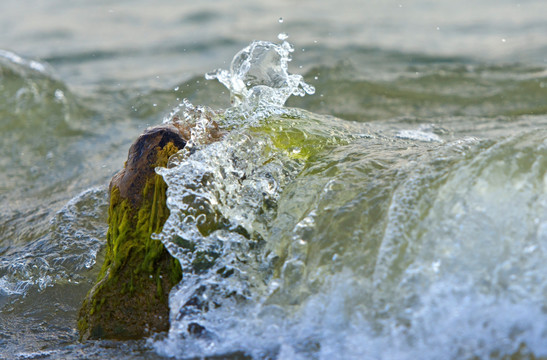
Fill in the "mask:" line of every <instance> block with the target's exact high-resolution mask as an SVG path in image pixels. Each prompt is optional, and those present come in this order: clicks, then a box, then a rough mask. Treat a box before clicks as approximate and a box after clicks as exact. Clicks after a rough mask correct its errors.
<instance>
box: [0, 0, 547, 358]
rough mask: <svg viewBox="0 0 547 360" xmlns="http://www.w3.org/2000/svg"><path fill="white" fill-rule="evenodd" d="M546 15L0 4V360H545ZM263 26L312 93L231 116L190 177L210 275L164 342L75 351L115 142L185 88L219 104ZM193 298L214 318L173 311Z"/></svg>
mask: <svg viewBox="0 0 547 360" xmlns="http://www.w3.org/2000/svg"><path fill="white" fill-rule="evenodd" d="M546 13H547V9H546V5H545V4H544V2H542V1H534V0H531V1H521V2H518V3H517V2H512V1H501V2H500V1H487V0H485V1H480V2H458V3H456V2H448V1H440V2H428V1H419V2H413V3H412V4H407V3H404V2H395V1H383V2H368V3H362V2H359V1H351V0H344V1H338V2H337V4H336V6H334V5H333V4H331V3H330V2H328V1H320V2H317V1H314V2H311V1H303V2H299V3H298V4H295V3H292V2H283V1H282V2H276V3H271V2H257V1H253V2H245V3H242V4H241V5H238V6H235V5H233V4H232V3H228V2H213V1H211V2H209V1H205V2H200V3H199V4H198V3H196V4H186V5H181V4H180V3H179V2H175V1H162V2H160V3H155V4H154V5H150V4H146V3H145V2H140V1H137V2H121V3H120V2H109V1H102V2H98V3H93V4H91V3H90V4H83V3H80V4H72V3H71V4H65V3H62V2H58V1H49V2H47V3H42V2H37V1H30V2H14V1H13V2H10V1H8V2H4V3H2V5H0V19H1V21H0V29H1V31H0V34H1V35H0V48H1V49H2V51H1V52H0V118H1V125H0V126H1V131H0V134H1V135H0V136H1V143H2V146H1V148H0V151H1V153H0V154H1V157H0V158H1V160H0V201H1V204H2V206H1V210H0V349H1V350H0V357H3V358H15V359H17V358H21V359H22V358H26V359H28V358H51V359H64V358H73V359H79V358H96V359H101V358H105V357H109V358H113V359H123V358H163V357H166V356H177V357H181V358H184V357H199V356H215V355H219V356H224V355H227V354H232V356H233V357H238V356H239V357H242V356H248V357H251V358H268V357H270V358H279V359H293V358H303V359H304V358H321V359H328V358H329V359H330V358H359V359H361V358H370V359H414V358H417V357H420V358H429V359H435V358H453V359H459V358H469V359H471V358H503V357H504V356H509V355H511V354H518V355H516V357H517V358H529V357H531V355H530V354H533V355H534V356H536V357H545V356H547V348H546V346H545V344H546V343H547V342H546V339H545V332H546V329H545V324H546V323H547V318H546V316H547V315H546V313H545V308H546V301H547V298H546V294H547V292H546V291H547V290H546V289H547V278H546V276H545V273H546V271H545V270H546V269H545V261H544V259H545V253H546V252H547V248H546V244H547V197H546V196H547V195H546V194H547V180H546V176H545V172H546V170H547V140H546V139H547V136H546V135H547V134H546V130H545V129H546V125H547V105H546V99H547V40H546V38H545V36H544V34H545V33H547V23H546V22H545V15H544V14H546ZM280 32H285V33H287V34H288V35H289V41H290V42H291V43H293V44H294V45H295V51H294V53H293V54H292V56H293V59H294V60H293V61H292V62H291V63H290V65H289V69H290V71H291V72H292V73H298V74H302V75H304V80H305V81H306V82H307V83H308V84H310V85H313V86H314V87H315V94H313V95H307V96H305V97H294V96H293V97H291V98H290V99H289V100H288V102H287V104H286V106H287V107H290V108H298V109H303V110H287V112H277V113H272V114H271V115H272V116H269V117H264V118H260V119H255V120H254V121H252V122H245V121H239V120H237V121H236V118H235V117H234V118H231V120H230V118H229V117H228V118H227V119H228V120H227V122H226V127H227V128H230V130H231V135H230V136H227V137H226V138H225V139H223V141H221V142H219V143H216V144H213V146H203V147H200V148H199V150H198V151H196V152H195V153H194V154H193V155H192V156H193V157H195V160H196V162H188V163H186V164H188V166H190V165H192V164H194V165H196V164H197V165H196V166H201V167H200V168H199V170H200V171H203V172H204V173H206V174H208V175H207V176H209V178H208V179H209V182H208V183H207V184H208V185H207V186H200V187H199V189H200V191H201V192H200V196H201V199H202V203H199V204H200V205H203V206H204V207H203V209H204V210H200V211H202V212H203V213H204V214H205V218H206V219H209V218H211V219H212V220H211V221H210V224H217V225H215V226H216V227H214V226H213V228H214V229H215V231H210V230H208V231H205V230H204V228H203V227H202V229H201V230H202V231H201V232H199V231H198V232H199V233H194V235H195V236H193V237H192V236H188V237H189V238H190V240H192V241H195V242H196V243H198V244H200V246H201V248H200V249H201V250H202V251H209V253H208V256H210V257H211V259H212V260H214V261H212V262H211V263H212V265H211V267H210V268H209V269H208V270H207V271H205V272H201V273H200V272H195V271H193V270H192V269H191V267H187V268H186V273H185V274H186V279H187V280H188V281H186V282H184V281H183V283H182V284H181V287H180V288H179V289H177V290H176V291H174V292H173V297H172V304H171V309H172V317H173V319H172V323H171V324H172V326H171V330H170V332H169V333H168V334H159V335H156V336H154V337H152V338H151V339H149V340H147V341H140V342H111V341H97V342H88V343H86V344H80V343H78V341H77V338H78V335H77V332H76V330H75V327H76V319H77V312H78V310H79V307H80V304H81V301H82V299H83V297H84V296H85V294H86V292H87V291H88V290H89V288H90V287H91V286H92V284H93V282H94V280H95V277H96V276H97V273H98V268H99V265H100V264H101V262H102V251H103V250H104V239H105V233H106V216H107V214H106V209H107V202H108V199H107V191H106V189H107V186H108V182H109V180H110V178H111V177H112V175H113V174H114V173H115V172H116V171H117V170H119V169H120V168H121V167H122V166H123V162H124V161H125V158H126V156H127V150H128V148H129V146H130V144H131V142H132V141H133V140H134V139H135V138H136V137H137V136H138V134H139V133H141V132H142V131H143V129H144V128H146V127H147V126H149V125H154V124H159V123H161V122H162V121H163V120H164V119H165V118H167V117H168V114H169V113H170V112H171V111H172V110H173V109H174V108H175V107H177V106H178V105H179V104H180V103H181V102H182V99H183V98H188V99H189V100H190V101H191V102H192V103H193V104H194V105H196V106H197V105H206V106H209V107H211V108H212V109H215V110H217V109H225V108H228V107H229V106H230V96H229V91H228V90H227V89H226V88H224V87H223V86H222V85H221V84H219V83H218V82H216V81H208V80H205V78H204V76H203V75H204V74H205V73H206V72H210V71H212V70H214V69H216V68H224V69H226V68H228V66H229V63H230V61H231V59H232V57H233V56H234V54H236V53H237V52H238V51H239V50H240V49H242V48H243V47H245V46H247V45H248V44H249V43H250V42H251V41H252V40H269V41H277V42H278V43H279V42H280V41H279V40H277V34H278V33H280ZM230 121H232V122H231V123H230ZM226 155H229V156H226ZM198 160H199V161H198ZM192 166H193V165H192ZM220 169H230V170H231V172H222V171H221V170H220ZM182 173H184V172H182ZM187 180H188V181H189V182H187V183H185V184H186V185H184V184H183V185H184V186H190V185H192V184H194V183H193V182H192V181H193V180H192V179H187ZM190 180H192V181H190ZM202 185H203V184H202ZM181 186H182V185H181ZM184 186H183V187H184ZM171 189H175V187H171ZM181 194H184V191H178V192H174V193H173V194H172V198H173V199H175V198H176V197H177V196H181ZM194 200H196V199H194ZM197 201H198V202H199V201H201V200H199V197H198V200H197ZM196 204H198V203H196ZM194 205H195V204H194ZM196 208H197V209H198V210H199V205H198V206H196ZM198 215H199V214H198ZM212 215H214V216H212ZM208 216H209V218H208ZM211 216H212V217H211ZM202 218H203V217H202ZM202 218H201V219H202ZM219 224H220V225H219ZM174 225H175V228H176V227H177V226H178V228H179V229H182V228H184V226H182V225H181V224H179V225H177V224H176V222H175V223H174ZM190 225H191V224H190ZM199 226H201V225H199ZM199 226H198V230H199ZM194 230H195V229H194ZM188 231H189V232H188V233H187V234H192V229H190V230H188ZM181 256H182V254H181ZM186 256H192V254H188V253H186ZM220 269H224V270H223V271H224V272H222V271H220V272H218V270H220ZM213 270H214V271H213ZM222 274H224V275H225V276H222ZM185 296H186V297H187V298H185ZM192 297H195V298H196V299H198V300H201V303H202V304H205V303H207V302H215V303H217V304H218V305H220V306H218V307H216V308H214V309H213V307H212V306H209V309H212V310H210V311H205V310H204V309H205V307H202V308H197V309H193V311H194V312H192V313H191V314H190V315H188V314H183V315H184V316H182V315H180V316H178V315H179V314H180V310H181V308H182V307H183V306H182V305H184V303H185V299H186V300H188V298H192ZM177 316H178V318H177ZM189 322H199V323H200V324H201V325H203V326H204V327H205V328H206V329H207V331H208V332H207V333H206V336H202V337H197V336H195V334H189V333H188V328H187V325H188V323H189Z"/></svg>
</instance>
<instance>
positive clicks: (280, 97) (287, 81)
mask: <svg viewBox="0 0 547 360" xmlns="http://www.w3.org/2000/svg"><path fill="white" fill-rule="evenodd" d="M287 37H288V36H287V35H286V34H280V39H281V40H285V39H287ZM293 51H294V47H293V46H292V45H291V44H290V43H288V42H287V41H283V43H281V44H275V43H272V42H269V41H253V42H252V43H251V44H250V45H249V46H247V47H245V48H244V49H242V50H241V51H240V52H238V53H237V54H236V55H235V56H234V58H233V60H232V64H231V66H230V70H223V69H217V70H215V71H213V72H210V73H207V74H206V75H205V78H206V79H208V80H212V79H217V80H218V81H220V82H221V83H222V84H224V86H226V87H227V88H228V90H230V94H231V101H232V105H233V106H237V107H251V108H252V107H256V106H257V105H273V106H283V105H284V104H285V102H286V101H287V99H288V98H289V97H290V96H291V95H297V96H304V95H305V94H310V95H311V94H313V93H315V88H314V87H313V86H311V85H308V84H306V83H305V82H304V80H303V78H302V76H301V75H297V74H289V71H288V67H289V66H288V64H289V61H291V56H290V55H291V53H292V52H293Z"/></svg>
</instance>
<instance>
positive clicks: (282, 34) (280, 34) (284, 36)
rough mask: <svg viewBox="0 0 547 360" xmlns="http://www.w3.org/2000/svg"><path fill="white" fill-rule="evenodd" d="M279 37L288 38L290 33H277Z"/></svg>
mask: <svg viewBox="0 0 547 360" xmlns="http://www.w3.org/2000/svg"><path fill="white" fill-rule="evenodd" d="M277 38H278V39H279V40H287V39H288V38H289V35H287V34H286V33H279V35H277Z"/></svg>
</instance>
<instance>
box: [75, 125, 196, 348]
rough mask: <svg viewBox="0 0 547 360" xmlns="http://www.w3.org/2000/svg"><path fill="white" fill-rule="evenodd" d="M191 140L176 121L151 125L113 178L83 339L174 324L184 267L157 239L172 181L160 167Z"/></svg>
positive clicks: (83, 313)
mask: <svg viewBox="0 0 547 360" xmlns="http://www.w3.org/2000/svg"><path fill="white" fill-rule="evenodd" d="M185 145H186V140H185V139H184V135H183V131H182V129H179V128H177V127H175V126H172V125H162V126H158V127H155V128H151V129H147V130H146V131H145V132H144V134H142V135H141V136H140V137H139V138H138V139H137V141H136V142H135V143H134V144H133V145H132V146H131V148H130V149H129V155H128V159H127V162H126V163H125V167H124V169H123V170H121V171H120V172H119V173H117V174H116V175H115V176H114V177H113V178H112V181H111V183H110V208H109V213H108V233H107V248H106V255H105V261H104V264H103V266H102V268H101V272H100V274H99V277H98V280H97V283H96V284H95V286H94V287H93V288H92V289H91V290H90V291H89V293H88V295H87V296H86V298H85V300H84V303H83V306H82V308H81V310H80V315H79V321H78V330H79V331H80V339H81V340H87V339H98V338H108V339H135V338H140V337H143V336H145V335H148V334H149V333H150V332H157V331H166V330H168V329H169V305H168V298H169V292H170V290H171V288H172V287H173V286H174V285H176V284H177V283H178V282H180V280H181V278H182V270H181V266H180V263H179V262H178V260H176V259H175V258H173V257H172V256H171V255H170V254H169V253H168V252H167V250H166V249H165V247H164V246H163V244H162V243H161V242H160V241H158V240H154V239H152V238H151V234H152V233H159V232H160V231H161V229H162V227H163V224H164V223H165V221H166V219H167V218H168V216H169V209H168V208H167V205H166V189H167V185H166V184H165V182H164V180H163V178H162V177H161V176H159V175H157V174H156V172H155V170H154V169H155V168H156V167H157V166H165V165H166V164H167V160H168V159H169V157H170V156H171V155H173V154H174V153H176V152H177V151H178V150H180V149H182V148H183V147H184V146H185Z"/></svg>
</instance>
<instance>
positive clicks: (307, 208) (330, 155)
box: [151, 42, 547, 359]
mask: <svg viewBox="0 0 547 360" xmlns="http://www.w3.org/2000/svg"><path fill="white" fill-rule="evenodd" d="M284 44H285V43H284ZM278 46H279V45H274V44H271V43H266V44H265V43H264V42H256V43H253V44H251V45H250V46H249V47H247V48H245V49H243V50H242V51H241V52H240V53H238V54H237V55H236V56H235V58H234V61H233V62H232V68H231V71H230V72H228V71H225V70H222V71H217V72H216V73H215V74H214V75H210V76H209V77H210V78H214V77H216V78H218V79H219V80H220V81H221V82H222V83H224V84H225V85H226V86H227V87H228V88H229V89H230V90H231V93H232V99H235V101H234V104H235V106H234V107H233V108H231V109H228V110H227V111H226V112H225V113H224V114H222V113H215V112H212V111H210V110H207V109H205V108H199V107H198V108H196V107H193V106H192V105H190V104H188V103H185V104H183V105H181V106H180V107H179V108H177V109H176V111H175V112H174V113H173V114H172V116H173V115H174V114H175V115H177V116H178V118H179V119H183V120H184V121H185V122H186V123H187V124H195V126H194V127H193V130H192V131H193V132H192V140H191V141H190V142H189V146H188V147H187V148H186V149H185V150H183V151H182V152H181V153H180V154H179V156H177V157H175V158H174V159H172V161H171V162H170V164H169V165H168V168H166V169H158V173H160V174H161V175H162V176H163V177H164V179H165V180H166V182H167V184H168V206H169V208H170V210H171V216H170V217H169V219H168V220H167V223H166V224H165V226H164V230H163V232H162V233H161V234H159V236H158V237H159V239H161V241H163V242H164V244H165V245H166V246H167V247H168V248H169V250H170V252H171V253H172V254H173V255H174V256H176V257H177V258H178V259H179V260H180V261H181V264H182V267H183V271H184V276H183V281H182V282H181V283H180V284H179V285H178V286H177V287H176V288H175V289H174V290H173V291H172V293H171V299H170V307H171V319H170V320H171V329H170V331H169V334H168V335H167V337H165V338H162V339H155V340H152V342H151V343H152V344H153V346H154V348H155V349H156V351H157V352H158V353H159V354H161V355H165V356H176V357H181V358H189V357H193V356H196V357H198V356H210V355H226V354H231V353H234V352H238V351H239V352H243V353H245V354H248V355H251V356H252V357H253V358H264V357H266V358H268V357H275V358H278V359H308V358H310V357H311V358H318V359H333V358H335V359H363V358H370V359H416V358H422V359H439V358H446V359H460V358H464V359H466V358H473V357H479V358H489V357H491V358H497V357H500V356H504V355H510V354H515V353H518V352H520V353H519V354H520V355H519V356H521V357H526V354H528V352H530V351H531V352H532V353H533V354H535V355H536V356H545V355H547V345H545V344H547V338H546V335H545V334H547V325H546V324H547V314H546V313H545V306H546V300H545V299H546V292H545V291H546V289H547V276H545V274H547V265H545V264H547V263H545V261H544V260H543V259H544V257H545V251H547V246H546V245H545V244H546V243H547V238H546V234H547V231H546V229H547V225H546V224H547V195H546V194H547V177H546V170H547V142H546V141H545V133H544V131H540V132H538V131H531V132H530V131H528V132H524V133H522V134H517V135H515V136H512V137H508V138H506V139H501V140H499V141H490V140H486V139H478V138H472V137H456V138H454V137H453V136H452V135H451V134H449V133H448V134H447V132H446V131H444V130H443V131H439V129H438V128H436V127H435V126H434V125H430V126H429V125H428V126H426V125H423V126H420V127H419V128H418V129H407V130H398V131H396V132H394V133H393V135H389V134H386V133H385V132H382V131H379V130H376V131H375V130H374V129H372V131H371V129H370V128H368V127H367V126H366V125H364V124H355V123H350V122H346V121H343V120H340V119H333V118H329V117H323V116H320V115H315V114H308V113H305V112H303V111H298V110H296V109H293V110H289V109H285V108H283V107H282V104H283V103H284V102H285V100H286V97H287V96H288V95H290V94H300V95H301V94H302V93H301V89H299V85H300V86H302V82H301V78H298V77H295V79H298V81H288V80H287V77H293V76H295V75H290V74H288V72H286V70H287V67H286V64H287V63H286V61H285V60H286V58H285V57H283V56H281V57H277V56H258V58H259V59H261V61H258V62H257V63H255V62H253V61H248V60H249V59H250V58H251V59H252V58H253V56H252V55H249V54H253V50H252V49H255V48H256V47H263V48H264V49H266V50H265V51H266V54H271V53H269V52H268V51H271V49H272V48H276V47H278ZM283 46H285V47H287V46H288V45H283ZM242 54H243V55H242ZM258 54H263V53H262V52H260V51H259V52H258ZM241 59H244V60H243V61H242V60H241ZM264 59H269V60H268V61H274V64H273V66H271V67H272V68H273V69H274V70H275V71H274V73H275V74H276V76H272V75H271V74H272V73H271V72H270V71H269V70H268V69H269V68H270V65H271V64H270V65H268V64H267V62H268V61H266V60H264ZM263 61H266V63H264V62H263ZM276 62H280V65H279V64H277V63H276ZM234 64H235V65H234ZM277 65H279V66H277ZM253 66H257V68H256V69H255V68H254V67H253ZM242 69H243V70H242ZM279 69H282V70H283V71H278V70H279ZM249 74H254V75H249ZM278 76H280V77H278ZM247 77H250V78H252V79H253V81H252V82H250V81H247V80H248V79H247ZM279 84H282V85H281V86H279ZM287 84H291V85H290V86H289V87H287ZM269 85H271V86H269ZM247 86H250V87H247ZM255 88H258V89H260V90H256V91H255ZM264 89H265V90H264ZM295 89H297V90H295ZM272 94H274V95H272ZM261 96H266V98H262V97H261ZM270 100H271V101H270ZM253 109H254V110H255V111H254V112H253V111H252V110H253ZM213 120H214V121H217V122H218V123H219V124H220V127H221V128H224V129H225V130H227V131H228V133H227V135H226V136H225V137H224V138H223V139H222V140H220V141H218V142H214V143H211V144H209V141H208V140H207V139H208V137H207V132H208V131H210V129H212V128H213V126H212V121H213ZM168 121H172V120H169V119H168ZM177 121H179V120H177ZM208 129H209V130H208ZM335 134H336V135H335ZM354 134H360V135H359V136H356V135H354ZM542 139H543V140H542ZM306 148H307V149H308V150H306V151H304V150H303V149H306ZM309 149H314V150H313V151H311V152H310V151H309ZM329 169H330V170H329ZM204 261H205V263H206V266H205V267H203V266H202V265H197V264H198V262H200V263H201V264H203V263H204ZM200 266H201V267H200Z"/></svg>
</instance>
